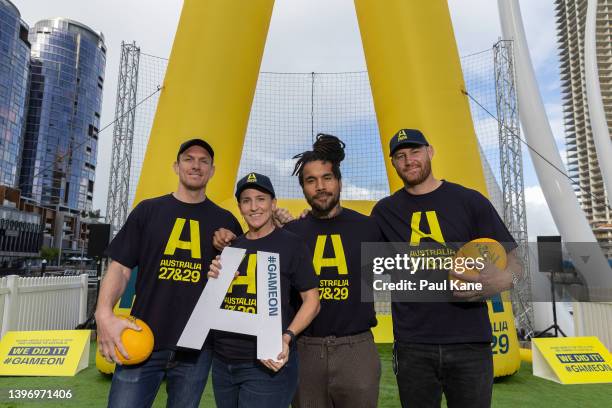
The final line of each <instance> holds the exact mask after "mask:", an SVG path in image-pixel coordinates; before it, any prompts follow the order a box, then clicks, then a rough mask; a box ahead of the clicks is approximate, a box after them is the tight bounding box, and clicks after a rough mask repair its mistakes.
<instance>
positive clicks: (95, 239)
mask: <svg viewBox="0 0 612 408" xmlns="http://www.w3.org/2000/svg"><path fill="white" fill-rule="evenodd" d="M110 236H111V226H110V224H89V240H88V242H87V256H88V257H90V258H101V257H103V256H104V251H106V248H107V247H108V244H109V242H110Z"/></svg>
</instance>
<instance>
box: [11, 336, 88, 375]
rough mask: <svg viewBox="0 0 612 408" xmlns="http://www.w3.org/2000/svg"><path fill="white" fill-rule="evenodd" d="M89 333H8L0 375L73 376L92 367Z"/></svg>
mask: <svg viewBox="0 0 612 408" xmlns="http://www.w3.org/2000/svg"><path fill="white" fill-rule="evenodd" d="M90 335H91V332H90V331H89V330H50V331H21V332H7V333H6V334H5V335H4V337H3V338H2V341H1V342H0V375H24V376H29V375H31V376H50V377H70V376H74V375H75V374H76V373H78V372H79V371H81V370H82V369H84V368H87V365H88V364H89V337H90Z"/></svg>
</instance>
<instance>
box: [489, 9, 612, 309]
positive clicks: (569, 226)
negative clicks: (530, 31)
mask: <svg viewBox="0 0 612 408" xmlns="http://www.w3.org/2000/svg"><path fill="white" fill-rule="evenodd" d="M498 8H499V15H500V20H501V26H502V33H503V37H504V39H506V40H514V50H515V67H516V76H517V91H518V101H519V106H520V107H521V109H520V119H521V123H522V125H523V129H524V131H525V132H524V133H525V137H526V139H527V141H528V143H529V144H530V145H531V146H532V147H533V148H534V149H535V150H536V151H537V152H539V153H540V154H541V155H542V156H544V157H545V158H546V159H547V160H548V161H550V163H552V164H553V165H554V166H555V167H556V168H557V169H559V170H561V171H563V172H564V173H565V167H564V166H563V162H562V161H561V156H560V155H559V151H558V150H557V146H556V144H555V140H554V137H553V133H552V130H551V128H550V125H549V123H548V119H547V117H546V111H545V109H544V104H543V102H542V98H541V96H540V93H539V91H538V85H537V82H536V79H535V73H534V71H533V65H532V63H531V57H530V55H529V49H528V47H527V40H526V36H525V29H524V27H523V21H522V18H521V10H520V6H519V2H518V0H498ZM530 154H531V160H532V161H533V165H534V167H535V170H536V174H537V176H538V180H539V181H540V186H541V188H542V192H543V193H544V197H545V198H546V202H547V203H548V206H549V208H550V211H551V213H552V216H553V219H554V221H555V224H556V226H557V229H558V230H559V232H560V233H561V236H562V237H563V240H564V241H565V244H566V248H567V250H568V252H569V254H570V256H571V257H572V261H573V264H574V266H575V267H576V269H577V270H578V271H580V273H581V275H582V276H583V278H584V279H585V281H586V284H587V286H588V288H589V296H590V299H591V300H609V299H610V293H611V292H612V270H611V269H610V266H609V264H608V261H607V259H606V258H605V256H604V255H603V253H602V251H601V250H600V248H599V246H598V245H596V242H597V241H596V239H595V236H594V235H593V231H592V230H591V228H590V226H589V224H588V222H587V219H586V217H585V215H584V212H583V211H582V209H581V208H580V205H579V204H578V200H577V198H576V196H575V194H574V191H573V189H572V186H571V184H570V182H569V180H568V178H567V177H566V176H565V175H564V174H562V173H561V172H560V171H559V170H557V169H555V168H554V167H553V166H551V165H550V164H549V163H547V162H546V161H544V160H543V159H542V158H541V157H539V156H538V155H536V154H534V153H533V152H531V151H530ZM585 243H588V244H586V245H585Z"/></svg>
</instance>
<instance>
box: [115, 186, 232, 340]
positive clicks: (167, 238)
mask: <svg viewBox="0 0 612 408" xmlns="http://www.w3.org/2000/svg"><path fill="white" fill-rule="evenodd" d="M219 228H226V229H229V230H231V231H233V232H234V233H235V234H242V228H241V227H240V224H239V223H238V220H237V219H236V217H234V216H233V215H232V213H230V212H229V211H227V210H224V209H222V208H221V207H219V206H217V205H216V204H215V203H213V202H212V201H210V200H209V199H208V198H207V199H206V200H204V201H203V202H201V203H197V204H190V203H184V202H182V201H180V200H178V199H176V198H175V197H174V196H173V195H172V194H168V195H164V196H161V197H157V198H152V199H149V200H144V201H142V202H141V203H139V204H138V205H137V206H136V208H134V209H133V210H132V212H131V213H130V215H129V216H128V219H127V221H126V222H125V224H124V225H123V227H122V228H121V230H120V231H119V232H118V233H117V235H116V236H115V238H114V239H113V241H112V242H111V243H110V246H109V248H108V249H107V254H108V256H110V257H111V259H113V260H114V261H117V262H119V263H120V264H121V265H123V266H126V267H128V268H132V269H133V268H134V267H136V266H138V276H137V278H136V299H135V301H134V305H133V306H132V311H131V314H132V315H133V316H136V317H138V318H139V319H142V320H143V321H144V322H145V323H147V324H148V325H149V326H150V327H151V330H152V331H153V335H154V338H155V346H154V347H155V350H159V349H167V348H176V343H177V342H178V339H179V337H180V335H181V333H182V332H183V329H184V328H185V325H186V324H187V321H188V320H189V317H190V316H191V312H192V311H193V309H194V307H195V305H196V303H197V301H198V299H199V298H200V295H201V293H202V290H203V289H204V285H205V284H206V278H207V277H206V274H207V272H208V269H209V265H210V262H211V261H212V259H213V258H214V257H215V256H216V255H217V254H218V251H217V250H216V249H215V248H214V247H213V244H212V237H213V234H214V232H215V231H216V230H217V229H219Z"/></svg>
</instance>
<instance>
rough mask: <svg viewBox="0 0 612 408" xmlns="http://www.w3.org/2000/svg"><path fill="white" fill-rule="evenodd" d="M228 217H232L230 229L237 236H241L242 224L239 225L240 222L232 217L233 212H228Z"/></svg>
mask: <svg viewBox="0 0 612 408" xmlns="http://www.w3.org/2000/svg"><path fill="white" fill-rule="evenodd" d="M230 217H231V218H232V220H231V225H230V228H229V229H230V231H232V232H233V233H234V234H236V236H237V237H239V236H241V235H242V234H243V231H242V226H241V225H240V222H238V220H237V219H236V217H234V214H232V213H230Z"/></svg>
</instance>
